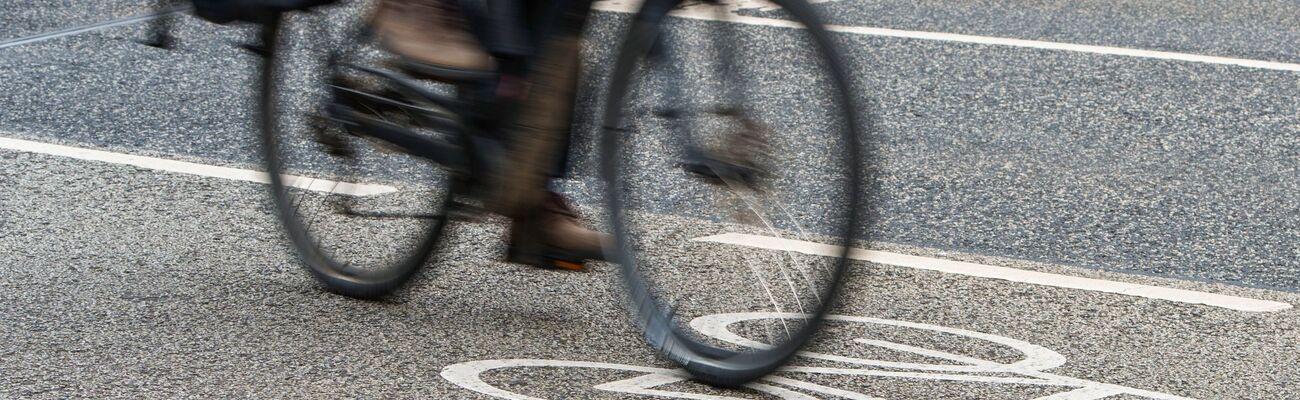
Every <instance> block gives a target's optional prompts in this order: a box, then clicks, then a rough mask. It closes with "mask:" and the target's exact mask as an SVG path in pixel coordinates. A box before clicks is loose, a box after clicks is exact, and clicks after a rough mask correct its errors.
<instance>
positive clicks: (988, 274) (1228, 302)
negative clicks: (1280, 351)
mask: <svg viewBox="0 0 1300 400" xmlns="http://www.w3.org/2000/svg"><path fill="white" fill-rule="evenodd" d="M691 240H693V241H699V242H712V243H722V244H730V245H737V246H745V247H752V248H759V249H766V250H776V251H790V252H796V253H803V254H809V255H818V256H827V257H838V256H839V255H840V253H841V252H842V248H841V247H839V246H834V245H828V244H821V243H814V242H808V241H802V240H794V239H784V238H776V237H770V236H760V235H750V234H743V233H724V234H720V235H713V236H705V237H699V238H695V239H691ZM849 258H851V259H854V260H860V261H867V262H873V263H878V264H886V265H893V266H897V267H905V268H913V269H922V270H927V271H936V272H944V273H949V274H958V275H966V276H974V277H980V278H992V279H1000V280H1006V281H1012V282H1020V283H1028V284H1034V285H1042V286H1052V287H1059V288H1066V289H1079V290H1088V291H1094V292H1105V293H1114V294H1122V295H1126V296H1135V297H1144V298H1149V299H1158V300H1167V301H1173V302H1179V303H1188V304H1202V305H1207V306H1213V307H1220V308H1226V309H1230V310H1237V311H1246V312H1277V311H1283V310H1288V309H1291V308H1292V305H1291V304H1288V303H1282V302H1276V301H1269V300H1258V299H1251V298H1245V297H1237V296H1229V295H1223V294H1216V293H1207V292H1198V291H1194V290H1185V289H1174V288H1167V287H1159V286H1151V285H1143V284H1137V283H1127V282H1118V281H1108V280H1104V279H1095V278H1083V277H1077V276H1069V275H1060V274H1052V273H1047V272H1038V271H1029V270H1023V269H1017V268H1008V267H997V266H992V265H984V264H976V263H972V262H964V261H953V260H945V259H940V258H930V257H922V256H914V255H908V254H899V253H891V252H886V251H878V250H865V249H856V248H855V249H850V251H849Z"/></svg>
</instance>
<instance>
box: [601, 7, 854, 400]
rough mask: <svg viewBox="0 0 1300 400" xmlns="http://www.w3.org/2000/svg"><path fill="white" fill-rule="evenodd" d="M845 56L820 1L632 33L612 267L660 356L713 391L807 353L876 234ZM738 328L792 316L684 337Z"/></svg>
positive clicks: (659, 20)
mask: <svg viewBox="0 0 1300 400" xmlns="http://www.w3.org/2000/svg"><path fill="white" fill-rule="evenodd" d="M723 3H726V2H723ZM749 4H753V5H755V6H753V7H749V6H747V5H749ZM760 4H761V6H758V5H760ZM672 15H676V16H677V17H674V16H672ZM679 17H680V18H679ZM836 49H837V46H836V44H835V43H834V41H833V39H832V37H831V35H830V34H829V33H828V32H827V31H826V29H825V27H824V26H823V25H822V23H821V22H819V19H818V16H817V13H816V12H815V10H814V9H813V8H812V6H810V5H809V4H808V3H807V2H806V1H805V0H774V1H773V2H772V3H745V2H740V3H738V4H712V5H711V4H708V3H695V2H688V3H679V4H675V3H674V2H673V1H664V2H657V1H648V2H647V3H646V4H645V5H644V6H643V7H642V9H641V10H640V11H639V12H638V14H637V15H636V16H635V17H634V19H633V20H632V22H631V26H630V28H629V30H628V34H627V37H626V39H625V42H624V43H623V47H622V49H621V51H620V53H619V58H618V60H617V64H616V65H615V67H614V72H613V76H612V78H611V79H612V83H611V87H610V89H609V95H608V97H607V99H606V102H607V103H606V108H605V113H606V114H605V128H604V133H603V136H602V146H603V147H602V173H603V177H604V180H605V182H606V187H607V189H608V192H607V196H606V200H607V202H608V203H607V204H608V209H609V216H610V218H611V225H612V228H613V231H614V235H615V238H616V240H617V245H616V247H617V248H616V251H615V252H614V253H615V254H613V256H614V257H615V259H614V261H616V262H618V263H620V264H621V270H622V276H623V278H624V281H625V284H626V287H627V290H628V292H629V294H630V297H631V301H632V302H633V303H632V306H633V312H634V313H635V314H636V317H637V318H638V319H639V321H638V322H639V323H640V324H641V325H642V328H643V329H644V331H645V335H646V339H647V340H648V341H649V342H650V345H651V346H653V347H654V348H655V349H657V350H658V351H659V352H660V353H661V354H663V355H665V356H666V357H668V358H669V359H671V360H673V361H675V362H676V363H678V364H680V365H681V366H682V367H683V368H685V369H686V370H688V371H689V372H691V373H692V374H693V375H694V377H695V378H696V379H698V380H701V381H703V382H705V383H709V384H714V385H720V386H738V385H742V384H745V383H747V382H750V381H752V380H754V379H757V378H759V377H762V376H764V375H766V374H768V373H770V372H772V371H774V370H775V369H776V368H778V367H780V366H781V365H783V364H784V363H785V362H786V360H788V359H789V358H790V357H792V356H793V355H794V354H795V353H796V352H797V351H798V350H799V349H800V348H801V347H802V346H804V345H805V344H806V343H808V342H809V341H810V340H811V339H812V338H813V336H814V334H815V333H816V332H817V329H818V327H819V325H820V324H821V322H822V320H823V317H824V316H825V315H826V314H827V313H828V312H829V310H830V309H831V307H832V306H833V304H834V302H835V299H836V298H837V297H838V295H839V291H840V287H841V286H842V283H843V282H844V280H845V275H846V272H847V271H848V266H849V262H848V259H847V255H848V249H849V248H850V247H851V245H852V243H853V241H854V240H855V239H865V237H864V235H865V232H866V231H869V230H868V229H867V228H868V227H866V226H864V224H863V222H864V221H865V219H866V218H865V214H866V213H867V212H868V211H869V210H867V209H866V207H865V206H864V204H865V201H864V196H865V193H864V192H866V191H867V190H866V189H864V188H868V187H871V185H870V184H869V182H870V181H869V177H868V176H866V175H865V173H864V165H865V164H864V159H866V153H867V152H868V149H867V148H866V146H865V144H864V142H863V132H864V130H865V124H864V121H861V120H860V118H861V117H860V115H859V114H858V112H860V110H859V109H858V108H857V107H855V106H854V103H855V100H854V97H853V96H854V92H853V90H852V89H851V86H850V84H849V80H848V77H847V75H846V71H845V66H844V64H843V60H842V58H841V56H840V54H839V52H838V51H837V50H836ZM729 312H735V313H756V312H757V313H763V312H767V313H772V315H780V316H782V318H754V319H749V320H746V321H744V322H741V323H736V324H732V325H730V326H728V327H726V328H727V329H730V330H731V331H733V332H735V333H736V334H737V335H741V336H743V337H746V338H752V339H753V340H746V341H722V340H718V339H716V338H711V337H708V336H707V335H702V334H699V332H700V331H711V330H716V329H715V328H717V327H706V326H690V323H689V322H687V321H692V320H696V321H709V319H707V318H705V319H697V317H701V316H706V315H710V314H716V313H729ZM792 316H802V317H799V318H795V317H792Z"/></svg>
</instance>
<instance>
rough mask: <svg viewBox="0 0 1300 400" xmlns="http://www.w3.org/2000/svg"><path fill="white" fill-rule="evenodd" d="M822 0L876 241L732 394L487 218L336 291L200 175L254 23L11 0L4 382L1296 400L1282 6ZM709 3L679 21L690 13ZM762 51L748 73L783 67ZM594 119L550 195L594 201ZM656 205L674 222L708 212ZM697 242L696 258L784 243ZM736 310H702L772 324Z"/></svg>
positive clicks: (758, 26)
mask: <svg viewBox="0 0 1300 400" xmlns="http://www.w3.org/2000/svg"><path fill="white" fill-rule="evenodd" d="M745 4H747V5H748V4H750V3H745ZM601 7H602V8H603V9H604V11H599V12H597V14H595V16H594V17H593V20H592V21H591V26H590V27H589V32H588V34H589V36H588V41H587V44H588V46H589V47H588V53H587V56H586V57H587V65H588V67H587V68H588V76H589V78H588V79H587V80H586V81H585V83H584V94H583V95H582V101H581V103H582V104H580V110H591V109H595V107H596V104H597V103H598V102H599V100H600V94H599V89H600V88H601V87H603V85H604V83H605V82H606V79H607V76H606V75H607V74H608V72H609V69H610V67H611V66H610V63H611V61H610V60H612V59H613V52H614V48H615V46H616V44H617V43H618V35H619V33H620V32H621V28H622V27H623V26H624V24H625V22H626V20H627V14H626V13H623V12H620V11H618V10H622V9H625V6H623V5H620V4H618V3H617V2H612V3H603V4H602V6H601ZM817 7H818V8H819V9H820V10H822V11H823V12H824V14H825V15H826V16H827V17H828V20H829V21H830V22H832V23H833V24H835V26H834V27H833V29H834V30H835V33H834V35H835V37H836V40H838V41H840V44H841V45H842V47H843V48H844V49H845V51H846V54H845V55H846V56H847V58H848V63H849V65H850V66H851V72H852V73H853V78H854V79H855V83H856V85H857V87H858V88H859V90H860V91H861V92H863V93H861V94H862V97H863V98H864V99H867V100H868V101H869V104H868V107H865V108H867V109H868V110H869V111H867V112H870V113H872V115H873V116H874V117H875V118H876V130H875V135H876V136H874V137H873V138H874V139H873V140H876V141H877V143H878V147H879V149H880V152H881V159H880V163H879V164H880V165H879V167H880V171H881V183H882V185H881V198H880V199H879V200H880V202H879V203H878V205H877V210H876V211H877V212H878V213H879V215H880V223H879V224H878V226H877V227H876V229H875V231H874V232H872V235H873V238H874V240H875V242H873V243H871V244H870V247H871V248H872V249H874V250H878V251H880V253H861V254H860V255H859V256H858V257H857V258H859V259H860V260H858V261H855V263H854V265H853V268H854V274H853V276H852V277H851V280H850V281H849V282H848V285H847V287H846V294H845V297H844V299H843V301H842V302H841V304H840V306H839V307H838V308H837V310H836V316H835V317H834V318H833V319H832V322H831V323H830V324H829V326H828V330H827V332H826V335H824V336H823V337H822V338H821V339H820V340H819V341H818V343H816V344H815V345H814V346H813V347H812V348H811V349H810V351H812V353H808V354H805V355H803V356H800V357H798V358H796V359H795V360H793V361H792V363H791V364H790V366H788V367H787V368H786V369H785V370H783V371H781V372H779V373H777V374H775V375H773V376H771V377H768V378H766V379H765V380H762V381H759V382H757V383H756V384H755V385H753V386H751V387H750V388H747V389H742V390H721V389H716V388H710V387H707V386H702V385H699V384H695V383H691V382H689V381H688V380H685V378H683V377H681V376H680V375H679V374H678V373H677V372H675V371H673V370H672V369H671V368H672V366H671V364H669V363H667V362H666V361H665V360H663V359H660V358H658V357H656V356H655V354H654V352H653V351H652V350H651V349H650V348H648V347H647V346H646V345H645V343H644V341H643V340H642V339H641V338H640V336H639V333H638V330H637V329H636V327H635V326H634V325H633V324H632V322H631V320H630V319H629V318H628V315H627V313H626V312H625V311H624V310H625V309H624V307H623V306H622V302H623V300H624V299H623V298H622V297H621V296H622V294H621V287H620V286H619V285H620V284H619V282H618V277H617V274H616V271H615V268H614V266H612V265H608V264H593V265H592V267H593V268H592V271H590V272H588V273H561V272H553V271H538V270H533V269H530V268H526V267H522V266H518V265H512V264H507V263H504V262H502V261H501V258H502V253H503V251H504V244H503V243H502V242H501V241H500V240H499V238H500V237H501V235H503V231H504V227H503V226H501V225H500V224H494V223H480V224H457V225H454V226H453V227H452V231H451V232H450V235H449V236H448V238H449V239H448V240H449V242H448V244H447V248H446V249H445V251H443V252H442V253H441V255H440V256H439V257H438V258H437V259H436V260H435V261H433V262H431V263H430V265H428V266H427V267H426V269H425V271H424V272H422V273H421V275H420V276H419V277H418V278H417V279H416V280H415V281H414V282H413V283H412V284H411V285H409V286H408V287H407V288H405V289H404V290H402V291H401V292H399V293H397V294H395V295H393V296H390V297H388V298H385V299H384V300H382V301H359V300H353V299H349V298H344V297H340V296H336V295H332V294H328V293H326V292H324V291H323V290H321V288H320V287H319V286H318V284H316V283H315V282H314V281H313V280H312V278H311V277H310V276H309V275H308V274H307V273H306V272H305V271H304V270H303V268H302V267H301V265H300V264H299V262H298V261H297V260H296V258H295V255H294V253H293V250H292V249H291V248H290V247H289V246H288V244H287V242H286V240H285V238H284V236H283V234H282V232H281V230H280V227H279V225H278V224H277V222H276V220H275V219H274V218H273V215H272V213H271V211H270V209H269V201H268V198H267V195H266V193H267V191H266V186H265V185H263V184H261V183H257V182H250V181H248V180H247V179H243V180H241V179H228V178H231V177H232V176H235V175H237V174H235V175H231V174H232V173H225V172H223V173H225V174H226V175H222V173H213V172H212V171H213V170H211V169H204V168H207V167H195V165H201V166H217V167H228V168H232V169H238V170H255V169H257V168H258V167H257V166H258V163H259V157H258V153H257V149H258V147H257V142H256V140H257V132H256V130H255V129H254V125H253V120H252V117H251V115H250V110H251V107H252V104H253V101H254V100H255V97H254V96H255V92H254V79H253V76H252V74H253V72H254V69H253V68H254V66H255V65H256V64H255V62H256V59H255V58H253V57H252V56H249V55H248V54H246V53H243V52H241V51H240V50H238V49H236V48H235V47H234V46H233V45H232V43H237V42H239V41H241V40H247V38H248V36H249V33H250V31H249V30H247V29H244V28H239V27H218V26H213V25H208V24H205V23H202V22H199V21H194V20H186V21H182V22H180V23H179V24H178V32H177V34H178V37H179V38H180V49H178V50H176V51H170V52H169V51H162V50H158V49H153V48H149V47H145V46H141V45H139V44H137V43H134V42H132V39H136V38H140V37H142V36H143V35H144V30H143V26H144V23H143V22H135V23H124V24H116V25H113V26H108V27H104V28H102V29H94V30H88V31H85V32H79V33H75V34H67V35H58V36H50V37H48V38H47V37H35V36H34V35H41V34H44V33H50V32H60V31H65V30H69V29H74V28H78V27H85V26H88V25H93V24H98V23H103V22H108V21H116V20H121V19H124V18H129V17H132V16H137V15H141V14H143V13H147V12H149V4H148V2H132V1H121V0H94V1H84V2H76V4H68V3H66V2H53V1H40V2H32V1H21V2H20V1H14V0H8V1H5V2H3V3H2V4H0V10H3V15H0V77H2V78H0V171H4V172H3V173H0V397H4V398H27V397H34V398H68V397H81V398H107V397H121V398H175V397H257V398H265V397H277V398H278V397H293V398H321V397H356V398H375V397H384V398H508V399H527V398H555V399H561V398H693V399H714V398H786V399H801V398H810V397H811V398H851V399H874V398H883V399H908V398H927V399H929V398H934V399H939V398H944V399H946V398H954V399H958V398H978V399H985V398H988V399H1016V398H1048V399H1098V398H1108V399H1137V398H1155V399H1174V398H1198V399H1220V398H1223V399H1228V398H1232V399H1273V398H1288V397H1293V396H1294V394H1293V393H1294V392H1295V390H1296V389H1295V388H1296V387H1297V386H1300V311H1297V310H1296V309H1295V308H1294V307H1292V306H1293V305H1295V304H1300V294H1297V290H1300V261H1298V260H1300V217H1297V216H1298V215H1300V98H1298V97H1297V93H1300V64H1297V63H1300V48H1297V43H1300V28H1297V27H1300V6H1296V5H1294V4H1287V3H1283V2H1255V1H1241V0H1233V1H1226V0H1225V1H1214V2H1195V3H1194V4H1193V3H1186V2H1166V3H1160V4H1155V3H1151V2H1141V1H1120V2H1092V1H1084V2H1064V1H1061V2H1055V1H1038V2H1022V1H981V2H939V1H924V2H902V1H877V0H834V1H830V2H822V3H819V4H818V5H817ZM736 14H738V15H740V16H742V17H744V18H739V19H736V20H734V21H732V22H726V23H728V24H734V25H735V26H734V28H735V29H737V30H740V31H743V32H745V33H747V34H750V35H753V36H750V37H752V38H756V39H755V40H756V42H759V43H778V42H780V41H781V40H782V38H783V36H782V35H788V34H789V32H788V30H786V29H784V28H780V27H776V26H772V25H780V24H779V21H780V20H781V19H782V18H784V16H783V15H781V14H780V13H776V12H772V11H769V10H765V9H762V8H761V7H741V8H740V9H739V10H737V11H736ZM772 21H777V22H772ZM718 23H719V22H716V21H707V20H699V19H690V18H686V19H679V20H677V22H674V24H676V25H675V27H676V28H677V29H679V30H680V32H682V35H685V36H688V37H689V36H690V35H698V34H702V32H706V31H705V30H703V29H702V28H700V27H703V26H707V25H709V24H718ZM27 39H33V40H27ZM774 60H776V59H775V58H773V59H766V60H756V61H754V64H752V65H751V68H758V67H765V68H769V69H768V70H764V75H763V76H770V77H780V76H783V74H795V73H796V72H799V71H790V70H785V69H782V65H783V64H782V63H780V62H778V61H774ZM751 70H755V69H751ZM768 82H776V83H774V84H773V85H776V86H777V87H779V86H780V83H779V81H768ZM773 113H775V114H779V112H777V111H773ZM590 114H592V115H588V113H583V112H581V111H580V112H579V116H578V121H577V122H578V126H579V128H580V132H579V133H580V134H579V141H578V143H577V144H576V145H575V153H574V154H573V157H574V160H575V162H574V171H575V174H574V177H573V179H571V180H570V181H569V182H567V183H566V184H565V185H563V188H564V190H565V191H566V192H567V194H569V195H570V196H571V197H573V198H574V199H576V200H577V201H578V203H579V204H580V206H581V208H582V210H583V211H585V212H586V213H587V214H591V215H595V214H598V213H599V212H598V209H597V208H598V206H599V200H600V197H599V193H600V191H599V187H598V186H599V185H598V184H597V179H596V178H595V173H596V167H595V154H594V148H595V147H594V144H593V143H592V140H593V139H592V138H593V136H594V135H595V133H594V132H595V127H596V125H597V124H598V123H599V121H597V120H596V119H597V118H596V117H595V116H594V113H590ZM807 117H810V116H808V115H799V114H797V113H796V114H795V115H788V116H783V117H782V118H786V121H802V120H803V119H804V118H807ZM78 149H83V150H84V149H91V150H98V151H102V152H104V153H86V152H84V151H79V150H78ZM132 157H141V158H132ZM140 160H153V161H147V162H144V161H140ZM168 160H174V161H184V162H186V164H183V165H181V164H167V162H168ZM189 163H192V164H189ZM177 165H180V166H177ZM169 166H170V167H169ZM222 171H225V170H222ZM214 175H215V176H214ZM222 176H224V178H223V177H222ZM812 189H816V188H811V189H809V190H812ZM652 209H653V210H655V212H658V213H662V215H659V216H658V217H657V218H656V220H657V221H658V222H657V223H659V224H662V225H663V226H664V227H667V228H675V227H680V228H681V229H686V227H688V226H698V225H700V224H708V222H704V221H701V220H697V219H692V218H686V217H685V216H684V215H683V214H689V213H688V212H673V210H672V208H671V207H659V208H653V207H652ZM693 246H695V247H691V248H692V249H695V248H699V249H703V250H699V251H698V253H699V254H698V257H699V259H700V260H702V262H706V261H707V260H709V259H711V258H715V257H716V258H724V257H727V256H728V255H731V254H735V253H737V252H781V251H787V250H794V251H800V248H799V246H801V245H799V244H793V245H790V246H793V247H791V248H780V247H781V245H780V244H779V243H778V244H773V243H770V242H754V241H741V243H720V242H708V243H701V244H695V245H693ZM693 251H694V250H693ZM1081 278H1087V279H1081ZM745 311H749V310H737V309H722V308H720V309H718V310H716V314H710V315H702V316H700V318H702V319H701V321H704V323H703V324H702V326H708V325H709V324H710V323H712V324H713V325H712V326H723V327H725V326H726V324H727V323H728V322H733V323H739V322H743V321H744V320H746V319H763V318H779V316H777V315H771V314H762V313H757V314H734V313H738V312H745ZM710 321H712V322H710ZM738 321H739V322H738ZM723 333H725V332H721V333H720V332H704V334H705V335H709V336H714V337H719V336H721V335H722V334H723ZM710 396H713V397H710Z"/></svg>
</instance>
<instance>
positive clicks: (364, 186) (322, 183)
mask: <svg viewBox="0 0 1300 400" xmlns="http://www.w3.org/2000/svg"><path fill="white" fill-rule="evenodd" d="M0 149H8V150H16V151H23V152H28V153H37V154H45V155H51V156H59V157H68V158H73V159H78V160H86V161H98V162H105V163H109V164H120V165H131V166H135V167H140V168H145V169H151V170H155V171H165V172H176V173H182V174H190V175H198V176H206V177H211V178H221V179H229V180H234V181H244V182H256V183H271V176H270V175H269V174H267V173H265V172H262V171H254V170H249V169H240V168H231V167H221V166H216V165H208V164H199V163H192V162H187V161H178V160H169V159H165V158H157V157H146V156H138V155H134V154H125V153H114V152H111V151H103V150H93V149H87V148H83V147H73V146H64V145H58V144H52V143H44V142H35V141H30V140H22V139H13V138H6V137H0ZM281 176H282V177H283V178H284V180H285V182H284V184H285V185H286V186H290V187H295V188H299V189H306V190H311V191H315V192H323V193H335V194H343V195H352V196H373V195H378V194H385V193H393V192H396V191H397V188H396V187H393V186H388V185H375V184H369V183H351V182H339V181H332V180H328V179H320V178H312V177H308V176H299V175H287V174H285V175H281Z"/></svg>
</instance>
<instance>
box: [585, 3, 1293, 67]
mask: <svg viewBox="0 0 1300 400" xmlns="http://www.w3.org/2000/svg"><path fill="white" fill-rule="evenodd" d="M824 1H828V0H823V1H815V0H814V1H810V3H819V2H824ZM769 4H770V3H768V2H765V1H762V0H732V2H730V3H727V4H725V5H724V7H727V11H731V12H729V13H728V14H729V15H727V16H726V17H721V16H719V15H718V13H717V12H715V11H714V10H712V9H710V8H709V6H707V5H700V6H691V7H686V8H685V9H680V10H675V11H673V13H672V15H673V16H676V17H680V18H687V19H694V20H701V21H721V22H733V23H739V24H744V25H755V26H768V27H777V28H795V29H804V26H803V25H802V24H799V23H796V22H794V21H790V20H784V19H776V18H764V17H754V16H748V15H739V14H736V13H735V12H734V11H735V10H738V9H764V8H765V7H768V5H769ZM640 6H641V1H640V0H608V1H600V2H596V3H594V4H593V5H592V8H593V9H597V10H601V11H609V12H618V13H635V12H637V10H639V9H640ZM826 30H828V31H831V32H840V33H849V34H855V35H864V36H884V37H894V38H903V39H919V40H931V41H940V42H957V43H970V44H981V45H992V46H1008V47H1022V48H1031V49H1039V50H1056V51H1070V52H1075V53H1090V54H1102V55H1112V56H1125V57H1137V58H1151V59H1157V60H1171V61H1186V62H1196V63H1203V64H1217V65H1230V66H1238V67H1247V68H1257V69H1267V70H1275V71H1289V72H1300V64H1296V63H1285V62H1276V61H1264V60H1252V59H1246V58H1233V57H1219V56H1208V55H1202V54H1191V53H1178V52H1172V51H1158V50H1143V49H1135V48H1128V47H1113V46H1097V45H1088V44H1075V43H1062V42H1048V41H1042V40H1028V39H1013V38H1005V37H994V36H978V35H964V34H959V33H944V32H927V31H909V30H902V29H889V28H872V27H866V26H848V25H826Z"/></svg>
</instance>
